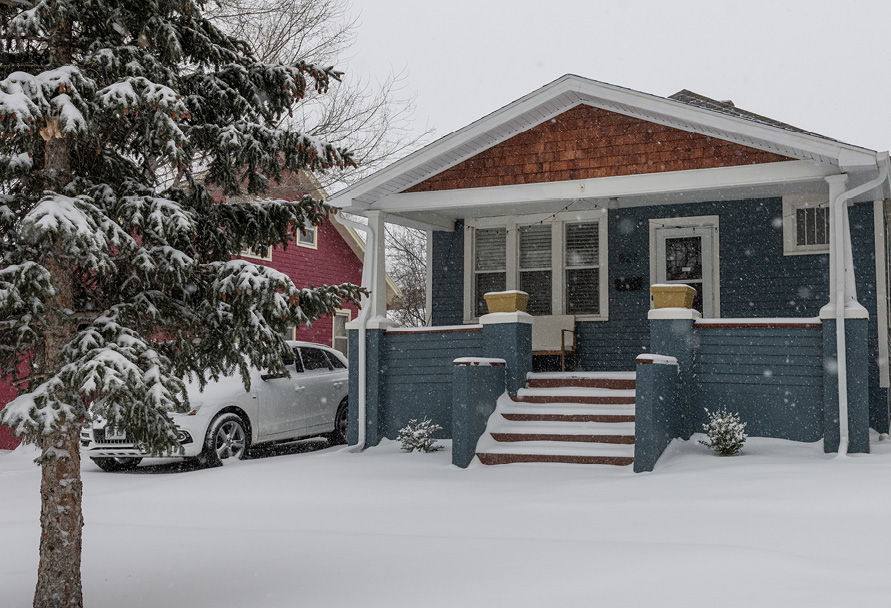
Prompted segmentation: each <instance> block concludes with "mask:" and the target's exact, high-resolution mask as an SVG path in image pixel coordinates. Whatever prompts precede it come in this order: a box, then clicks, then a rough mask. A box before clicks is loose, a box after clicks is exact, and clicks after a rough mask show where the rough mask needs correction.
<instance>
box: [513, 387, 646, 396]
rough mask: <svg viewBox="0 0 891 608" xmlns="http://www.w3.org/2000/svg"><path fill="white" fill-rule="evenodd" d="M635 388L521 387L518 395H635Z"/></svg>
mask: <svg viewBox="0 0 891 608" xmlns="http://www.w3.org/2000/svg"><path fill="white" fill-rule="evenodd" d="M634 395H635V390H634V389H633V388H631V389H615V388H587V387H584V386H559V387H550V388H521V389H520V390H518V391H517V396H518V397H634Z"/></svg>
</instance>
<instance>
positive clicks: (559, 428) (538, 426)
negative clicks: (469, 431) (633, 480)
mask: <svg viewBox="0 0 891 608" xmlns="http://www.w3.org/2000/svg"><path fill="white" fill-rule="evenodd" d="M489 432H490V433H509V434H511V435H514V434H521V435H530V434H532V435H545V434H547V435H634V423H633V422H562V421H561V422H549V421H534V422H509V421H507V420H505V421H504V423H500V422H499V423H497V424H490V425H489Z"/></svg>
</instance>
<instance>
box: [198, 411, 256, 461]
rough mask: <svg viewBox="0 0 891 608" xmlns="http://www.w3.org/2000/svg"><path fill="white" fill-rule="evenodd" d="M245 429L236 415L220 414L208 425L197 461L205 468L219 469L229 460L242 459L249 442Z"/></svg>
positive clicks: (242, 422) (239, 417)
mask: <svg viewBox="0 0 891 608" xmlns="http://www.w3.org/2000/svg"><path fill="white" fill-rule="evenodd" d="M246 429H247V427H246V425H245V423H244V420H242V419H241V416H239V415H238V414H232V413H226V414H220V415H219V416H217V417H216V418H214V420H213V422H211V423H210V427H209V428H208V431H207V436H206V437H205V438H204V450H203V451H202V452H201V456H199V460H200V461H201V462H202V464H205V465H207V466H210V467H219V466H222V465H223V462H224V461H226V460H229V459H230V458H231V459H232V460H241V459H243V458H244V457H245V456H246V455H247V450H248V444H249V442H250V439H249V438H248V434H247V430H246Z"/></svg>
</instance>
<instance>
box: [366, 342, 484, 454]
mask: <svg viewBox="0 0 891 608" xmlns="http://www.w3.org/2000/svg"><path fill="white" fill-rule="evenodd" d="M482 352H483V332H482V330H476V331H446V332H441V333H430V332H424V333H417V332H405V333H400V332H393V333H385V334H384V344H383V353H382V357H381V359H382V373H383V374H384V375H385V382H384V395H383V408H384V415H383V433H384V436H385V437H389V438H394V439H395V437H396V435H397V434H398V432H399V429H400V428H402V427H403V426H405V425H406V424H407V423H408V421H409V420H411V419H412V418H417V419H418V420H420V419H422V418H425V417H426V418H430V419H431V420H433V421H434V422H435V423H436V424H438V425H440V426H441V427H442V428H443V430H442V431H440V432H439V436H440V437H447V436H448V433H449V431H450V428H451V423H452V368H453V365H452V362H453V361H454V360H455V359H457V358H458V357H479V356H482Z"/></svg>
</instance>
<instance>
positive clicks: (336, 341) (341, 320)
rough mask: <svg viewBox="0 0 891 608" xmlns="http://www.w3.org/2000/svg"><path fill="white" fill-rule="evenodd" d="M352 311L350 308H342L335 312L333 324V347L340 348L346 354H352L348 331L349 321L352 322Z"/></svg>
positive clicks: (347, 355)
mask: <svg viewBox="0 0 891 608" xmlns="http://www.w3.org/2000/svg"><path fill="white" fill-rule="evenodd" d="M351 317H352V313H351V312H350V310H349V309H341V310H338V311H336V312H335V313H334V322H333V323H332V324H331V347H332V348H333V349H334V350H339V351H340V352H342V353H343V354H344V356H346V357H349V356H350V340H349V333H348V332H347V323H349V322H350V318H351Z"/></svg>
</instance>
